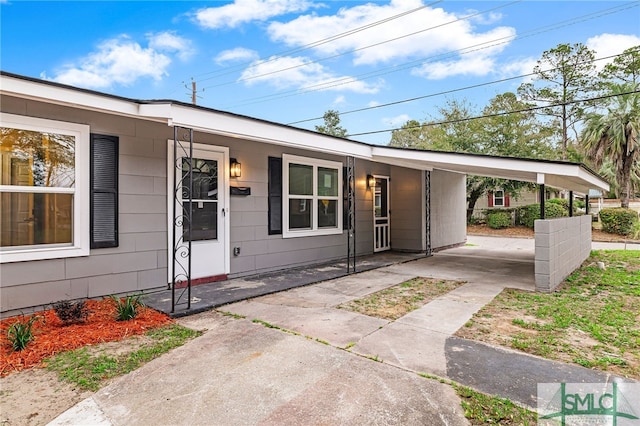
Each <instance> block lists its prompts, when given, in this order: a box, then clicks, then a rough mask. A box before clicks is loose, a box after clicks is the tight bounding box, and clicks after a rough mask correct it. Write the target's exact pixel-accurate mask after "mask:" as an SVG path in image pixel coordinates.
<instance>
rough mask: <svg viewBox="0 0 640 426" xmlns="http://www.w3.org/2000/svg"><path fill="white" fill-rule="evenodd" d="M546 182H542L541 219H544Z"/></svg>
mask: <svg viewBox="0 0 640 426" xmlns="http://www.w3.org/2000/svg"><path fill="white" fill-rule="evenodd" d="M544 197H545V193H544V183H542V184H540V219H544V218H545V217H544Z"/></svg>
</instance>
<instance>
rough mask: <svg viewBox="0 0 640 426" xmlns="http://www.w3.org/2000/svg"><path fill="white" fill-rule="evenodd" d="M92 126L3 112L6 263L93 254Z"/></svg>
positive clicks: (1, 196)
mask: <svg viewBox="0 0 640 426" xmlns="http://www.w3.org/2000/svg"><path fill="white" fill-rule="evenodd" d="M88 195H89V126H85V125H79V124H73V123H65V122H60V121H52V120H44V119H39V118H32V117H24V116H18V115H12V114H0V217H1V221H2V222H1V224H0V226H1V227H0V254H1V256H0V257H1V260H2V262H17V261H24V260H37V259H53V258H61V257H72V256H86V255H88V254H89V215H88V213H87V212H88V211H89V197H88Z"/></svg>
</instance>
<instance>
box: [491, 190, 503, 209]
mask: <svg viewBox="0 0 640 426" xmlns="http://www.w3.org/2000/svg"><path fill="white" fill-rule="evenodd" d="M498 192H502V197H496V193H498ZM496 200H501V201H500V204H497V203H496ZM504 201H505V192H504V190H503V189H497V190H495V191H494V192H493V207H504Z"/></svg>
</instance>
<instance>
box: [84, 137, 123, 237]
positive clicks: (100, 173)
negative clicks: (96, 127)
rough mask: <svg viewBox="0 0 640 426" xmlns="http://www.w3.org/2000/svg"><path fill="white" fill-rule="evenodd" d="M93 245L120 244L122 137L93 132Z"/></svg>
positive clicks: (91, 215) (91, 153) (91, 230)
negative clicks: (119, 179)
mask: <svg viewBox="0 0 640 426" xmlns="http://www.w3.org/2000/svg"><path fill="white" fill-rule="evenodd" d="M90 156H91V160H90V162H91V166H90V173H91V183H90V188H91V197H90V200H91V201H90V212H91V213H90V217H91V219H90V222H91V225H90V226H91V228H90V234H91V248H105V247H118V137H116V136H106V135H96V134H93V133H92V134H91V148H90Z"/></svg>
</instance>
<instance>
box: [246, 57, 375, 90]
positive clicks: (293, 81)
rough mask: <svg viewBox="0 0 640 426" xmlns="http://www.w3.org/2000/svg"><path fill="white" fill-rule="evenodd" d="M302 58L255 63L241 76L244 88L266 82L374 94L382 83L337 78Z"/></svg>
mask: <svg viewBox="0 0 640 426" xmlns="http://www.w3.org/2000/svg"><path fill="white" fill-rule="evenodd" d="M310 62H311V61H310V60H309V59H308V58H304V57H278V56H274V57H271V58H269V59H267V60H263V61H257V62H254V63H253V64H252V65H251V66H250V67H248V68H247V69H246V70H244V72H243V73H242V75H241V79H242V80H244V81H245V82H246V84H247V85H252V84H256V83H258V82H260V83H268V84H270V85H272V86H274V87H276V88H278V89H291V88H296V89H300V90H322V91H324V90H341V91H351V92H356V93H377V92H378V91H379V90H380V87H381V85H382V82H381V81H378V82H377V83H375V84H367V83H365V82H363V81H358V80H357V79H355V78H354V77H351V76H338V75H335V74H334V73H332V72H331V71H329V70H328V69H327V68H325V67H324V66H322V65H321V64H318V63H310Z"/></svg>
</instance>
